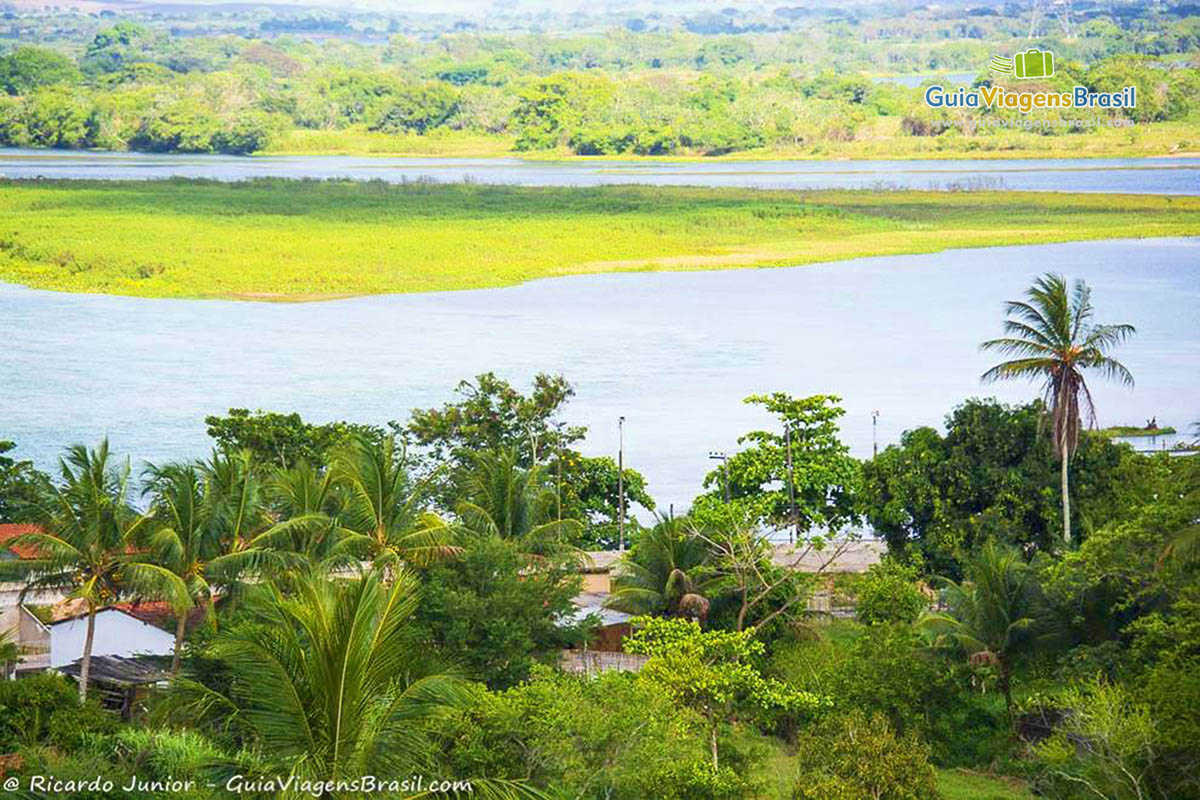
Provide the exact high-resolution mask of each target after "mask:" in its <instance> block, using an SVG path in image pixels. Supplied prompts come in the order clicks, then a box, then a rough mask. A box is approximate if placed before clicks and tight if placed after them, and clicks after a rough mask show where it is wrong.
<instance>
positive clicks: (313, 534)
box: [251, 461, 351, 571]
mask: <svg viewBox="0 0 1200 800" xmlns="http://www.w3.org/2000/svg"><path fill="white" fill-rule="evenodd" d="M266 496H267V498H268V501H269V503H270V506H271V509H272V511H273V512H274V513H275V516H276V519H277V520H278V521H277V522H275V523H274V524H273V525H271V526H270V527H269V528H268V529H267V530H266V531H264V532H263V533H261V534H260V535H259V536H258V537H257V538H255V539H253V540H252V541H251V545H252V546H254V547H261V548H264V549H267V550H269V551H270V552H273V553H280V554H288V555H292V556H296V558H295V559H293V561H294V564H293V566H296V567H299V568H301V569H305V568H312V569H315V570H317V571H328V569H329V568H332V567H336V566H340V565H341V564H342V563H343V562H345V561H346V560H347V559H349V558H350V557H351V556H350V554H345V553H342V552H341V551H340V550H339V548H338V542H339V541H341V540H342V539H343V538H344V534H345V533H346V531H345V530H344V529H343V528H342V527H341V524H340V515H341V513H342V511H343V509H344V507H345V494H344V493H343V492H339V491H338V487H337V485H336V484H335V483H334V474H333V471H332V470H330V469H318V468H315V467H312V466H311V465H309V464H308V462H306V461H299V462H297V463H295V464H294V465H293V466H291V467H287V468H282V467H281V468H277V469H275V470H273V471H272V472H271V474H270V476H269V477H268V479H267V482H266Z"/></svg>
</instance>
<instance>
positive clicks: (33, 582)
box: [0, 439, 179, 700]
mask: <svg viewBox="0 0 1200 800" xmlns="http://www.w3.org/2000/svg"><path fill="white" fill-rule="evenodd" d="M113 461H114V460H113V458H112V456H111V455H110V453H109V449H108V440H107V439H106V440H104V441H102V442H101V443H100V446H99V447H97V448H96V449H94V450H88V449H87V448H86V447H84V446H83V445H75V446H73V447H71V448H69V449H68V450H67V452H66V455H64V456H63V457H62V458H60V459H59V481H58V483H57V484H56V485H55V486H54V487H53V488H52V490H51V493H50V497H49V498H48V500H47V501H46V504H45V505H43V506H40V507H38V508H36V509H34V511H33V512H32V519H31V521H33V522H35V523H36V524H37V525H38V526H39V528H40V530H39V531H37V532H34V533H26V534H22V535H21V536H18V537H16V538H15V539H13V540H12V542H11V544H12V545H13V546H18V547H28V548H29V549H30V550H32V551H33V552H34V553H35V554H36V555H35V557H34V558H31V559H21V560H19V561H0V580H3V579H6V578H7V579H10V580H11V579H14V578H16V579H24V580H25V588H24V590H23V593H24V592H27V591H29V590H31V589H58V590H62V591H66V592H67V593H68V596H69V597H72V598H77V599H80V600H83V601H84V604H85V606H86V609H87V633H86V634H85V636H84V640H83V657H82V661H81V663H80V669H79V697H80V700H86V699H87V691H88V677H89V674H90V672H91V663H92V644H93V639H94V637H95V632H96V612H97V611H99V610H100V609H101V608H103V607H105V606H106V605H108V604H109V603H112V602H114V601H116V600H117V599H118V598H119V597H120V596H121V594H122V593H123V592H126V591H128V590H129V589H130V588H133V589H134V590H135V591H136V590H137V589H138V588H139V586H146V585H149V584H150V583H156V584H157V583H166V582H167V581H168V579H169V577H170V573H169V572H168V571H167V570H165V569H163V568H162V567H159V566H157V565H155V564H150V563H139V562H140V561H141V560H142V558H143V556H142V554H140V553H139V552H137V549H136V547H135V541H136V536H137V534H138V532H139V530H140V529H141V527H142V525H143V524H144V523H145V521H146V518H145V517H143V516H142V515H140V514H138V513H137V512H136V511H134V509H133V508H132V506H131V505H130V504H129V502H128V490H129V461H128V459H126V461H125V462H124V463H123V464H115V463H113ZM174 599H175V600H176V601H178V600H179V598H178V597H175V598H174Z"/></svg>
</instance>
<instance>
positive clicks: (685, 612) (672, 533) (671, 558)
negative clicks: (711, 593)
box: [605, 518, 712, 618]
mask: <svg viewBox="0 0 1200 800" xmlns="http://www.w3.org/2000/svg"><path fill="white" fill-rule="evenodd" d="M710 553H711V551H710V549H709V547H708V543H707V542H705V541H704V539H702V538H701V537H699V536H695V535H693V534H692V532H691V530H690V529H689V528H688V525H687V522H686V521H685V520H683V519H675V518H670V519H662V520H659V522H658V524H656V525H655V526H654V527H653V528H651V529H650V530H648V531H646V532H645V533H643V534H642V535H641V537H640V538H639V539H638V542H637V544H636V545H634V547H633V549H632V550H630V551H629V552H628V553H626V554H625V556H624V557H623V558H622V559H621V560H620V561H619V562H618V564H617V568H616V576H615V579H614V582H613V591H612V594H611V595H610V596H609V598H608V600H607V601H606V602H605V605H606V606H608V607H609V608H613V609H616V610H618V611H624V612H626V613H629V614H665V615H667V616H687V617H699V618H703V617H705V616H707V611H708V608H709V606H710V598H709V597H708V596H707V595H708V588H709V585H710V584H711V583H712V576H711V574H707V575H706V573H705V568H706V567H707V566H708V562H709V557H710Z"/></svg>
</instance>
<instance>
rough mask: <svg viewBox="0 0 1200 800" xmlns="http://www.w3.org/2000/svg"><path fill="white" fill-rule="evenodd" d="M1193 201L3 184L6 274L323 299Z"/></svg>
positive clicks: (1096, 225) (902, 245)
mask: <svg viewBox="0 0 1200 800" xmlns="http://www.w3.org/2000/svg"><path fill="white" fill-rule="evenodd" d="M1197 211H1200V198H1195V197H1169V196H1152V195H1101V194H1058V193H1029V192H993V191H979V192H915V191H886V192H879V191H817V192H795V191H761V190H748V189H702V188H686V187H644V186H606V187H593V188H523V187H509V186H485V185H467V184H453V185H436V184H407V185H394V184H387V183H384V182H381V181H373V182H365V183H364V182H350V181H325V182H322V181H287V180H279V179H267V180H256V181H248V182H242V183H220V182H213V181H189V180H170V181H154V182H139V181H131V182H107V181H8V182H2V183H0V280H5V281H10V282H16V283H21V284H25V285H27V286H32V287H37V288H44V289H55V290H60V291H71V292H103V293H110V294H123V295H138V296H146V297H235V298H243V299H277V300H314V299H328V298H332V297H339V296H346V295H357V294H372V293H385V292H426V291H438V290H455V289H478V288H486V287H498V286H508V285H513V284H517V283H521V282H523V281H528V280H533V279H537V278H547V277H555V276H562V275H573V274H581V273H598V272H618V271H640V270H687V269H722V268H734V267H762V266H786V265H800V264H810V263H814V262H824V261H836V260H841V259H848V258H857V257H862V256H877V255H897V254H907V253H927V252H935V251H940V250H945V249H948V248H960V247H986V246H996V245H1014V244H1040V243H1050V242H1064V241H1072V240H1085V239H1104V238H1130V237H1156V236H1192V235H1200V214H1197Z"/></svg>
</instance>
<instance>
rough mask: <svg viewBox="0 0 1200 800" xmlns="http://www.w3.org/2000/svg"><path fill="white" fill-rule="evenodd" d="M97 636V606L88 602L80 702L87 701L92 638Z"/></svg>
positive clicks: (80, 677)
mask: <svg viewBox="0 0 1200 800" xmlns="http://www.w3.org/2000/svg"><path fill="white" fill-rule="evenodd" d="M95 637H96V606H94V605H92V604H91V603H88V615H87V635H86V636H85V637H84V639H83V659H82V660H81V661H80V663H79V702H80V703H83V702H86V701H87V693H88V677H89V674H90V673H91V671H92V640H93V639H94V638H95Z"/></svg>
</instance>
